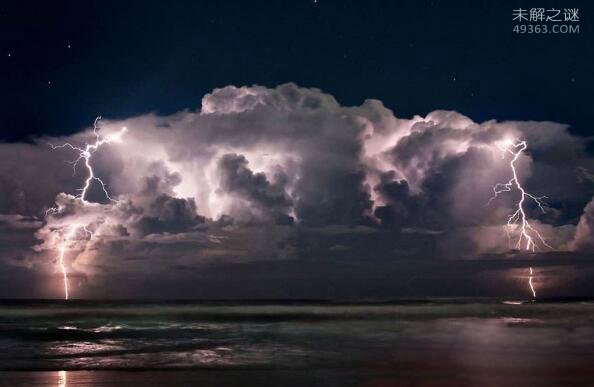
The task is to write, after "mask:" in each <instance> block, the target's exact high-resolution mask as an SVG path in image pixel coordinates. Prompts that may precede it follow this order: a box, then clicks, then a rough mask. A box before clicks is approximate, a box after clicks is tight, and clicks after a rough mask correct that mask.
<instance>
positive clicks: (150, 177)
mask: <svg viewBox="0 0 594 387" xmlns="http://www.w3.org/2000/svg"><path fill="white" fill-rule="evenodd" d="M122 126H126V127H127V128H128V131H127V132H126V134H125V136H124V138H123V141H121V142H119V143H113V144H109V146H105V147H103V148H102V149H101V150H100V151H98V152H97V153H95V154H94V155H93V160H92V162H93V165H94V167H95V170H96V173H97V175H99V176H101V178H102V179H103V181H105V182H106V184H107V186H108V189H109V190H110V193H111V196H112V197H114V198H116V199H117V202H110V201H108V200H107V201H106V200H105V198H104V197H102V195H101V192H100V191H99V190H98V189H94V190H93V189H92V190H91V191H90V193H89V195H90V196H89V197H88V198H87V199H88V201H89V202H90V204H87V203H84V202H83V201H82V200H80V199H79V198H76V197H75V196H74V195H75V194H76V188H77V187H80V183H81V181H82V179H83V178H84V173H85V171H84V169H80V168H79V169H78V171H77V172H76V173H75V174H74V176H72V170H71V169H70V168H69V165H68V164H66V163H65V162H64V160H68V159H69V158H73V157H74V155H71V154H69V153H68V150H67V149H63V150H54V151H52V150H51V149H50V148H49V146H48V145H47V144H48V143H53V144H56V143H62V142H65V141H68V142H71V143H76V144H82V143H84V142H85V141H86V140H87V139H88V138H89V136H90V135H91V134H90V132H89V130H86V131H83V132H81V133H79V134H76V135H73V136H69V137H68V138H42V139H38V140H37V141H36V142H35V143H34V144H0V149H1V151H0V168H1V169H2V171H1V173H0V180H1V182H0V213H2V214H3V215H1V216H0V223H1V224H2V225H3V227H7V228H10V229H15V230H16V229H18V230H19V233H22V232H24V230H25V231H27V232H29V233H31V234H33V233H34V235H35V236H36V238H37V240H36V241H35V239H32V240H33V241H35V242H33V243H29V245H28V246H27V249H25V250H23V245H22V243H20V244H15V246H17V245H18V246H19V247H18V249H20V250H19V251H16V250H15V249H16V247H15V248H14V249H13V248H8V249H5V251H4V252H3V260H4V261H5V262H9V263H11V264H15V265H28V266H29V267H33V266H35V265H36V264H37V262H41V261H49V262H51V260H52V259H54V258H55V257H53V256H54V255H55V249H56V243H58V242H57V241H59V240H60V238H61V235H62V233H63V230H64V228H65V227H67V226H68V225H71V224H73V223H77V222H78V223H80V224H84V226H85V227H88V228H89V229H90V231H92V236H90V235H83V234H84V233H82V234H81V235H80V236H78V237H77V238H78V240H79V241H80V243H77V244H75V245H73V246H72V254H71V255H72V256H71V257H70V258H69V265H71V266H72V269H73V270H76V271H78V272H80V273H82V274H93V273H95V272H97V271H109V270H123V269H124V268H127V269H129V270H134V265H135V263H137V262H138V261H144V262H148V261H151V260H156V261H161V260H170V261H171V260H173V261H175V262H177V264H179V265H182V264H183V265H189V264H194V263H196V262H205V261H207V262H213V261H224V262H228V261H242V260H254V259H294V258H297V257H300V256H304V255H307V254H309V253H311V252H312V251H317V252H319V251H321V250H320V249H322V250H324V249H326V250H327V251H328V253H329V254H340V253H341V252H342V253H345V254H346V252H348V251H351V252H353V251H356V252H360V251H364V249H363V250H362V249H361V247H360V246H355V244H359V245H365V243H366V242H365V240H366V239H367V240H369V237H366V238H363V237H361V236H360V235H362V234H361V232H360V231H361V230H366V234H365V235H370V234H375V235H381V238H383V239H382V240H385V241H386V242H381V241H379V239H378V238H380V237H377V236H376V237H374V240H375V242H374V243H376V247H377V248H378V249H380V250H381V249H382V248H385V251H375V252H374V254H378V255H382V254H383V255H386V256H388V257H390V256H393V257H398V256H399V255H406V256H410V255H411V254H412V255H414V256H417V255H418V256H427V255H432V256H437V257H439V256H449V255H452V254H457V255H460V256H469V255H473V256H476V255H478V254H482V253H504V252H506V251H508V250H509V245H508V241H507V237H506V234H505V232H504V225H505V223H506V221H507V216H508V215H509V213H510V212H511V206H512V204H513V201H514V200H516V198H515V197H514V195H513V193H511V194H509V195H507V196H505V195H503V196H501V197H500V198H498V199H497V200H495V201H492V202H491V203H489V198H490V197H491V196H492V194H493V190H492V188H493V186H494V185H495V184H496V183H498V182H501V181H507V180H509V174H510V170H509V159H506V158H505V155H503V154H502V152H501V150H500V149H499V148H498V147H497V146H496V145H497V143H498V142H501V141H504V140H505V139H522V140H526V141H527V143H528V152H527V153H525V154H523V155H522V156H521V157H520V159H519V160H518V163H517V165H518V173H519V175H520V180H521V181H522V182H523V184H525V185H526V186H527V187H528V188H529V190H530V191H531V192H533V193H535V194H538V195H547V199H546V200H547V204H548V207H547V209H546V212H545V213H540V212H538V211H529V212H530V213H529V215H530V217H531V218H532V219H533V222H534V224H535V225H536V226H537V227H538V228H539V230H541V232H542V233H543V236H544V237H545V238H547V240H548V241H550V242H551V243H550V244H551V246H553V247H554V249H555V250H561V251H563V250H586V249H591V248H592V246H593V245H594V235H593V233H592V228H593V227H592V223H593V222H592V208H591V207H592V205H591V204H590V205H588V207H586V210H585V212H584V211H583V209H584V207H585V205H586V204H587V203H588V202H589V201H590V200H591V198H592V192H593V188H594V184H593V182H592V179H587V178H584V176H590V175H591V174H592V173H593V171H594V158H592V157H591V156H590V155H589V154H588V153H587V151H586V145H587V144H586V140H585V139H583V138H579V137H576V136H573V135H572V134H571V133H570V132H569V131H568V126H567V125H564V124H559V123H554V122H533V121H529V122H519V121H507V122H497V121H487V122H483V123H476V122H474V121H472V120H471V119H470V118H468V117H466V116H464V115H462V114H460V113H457V112H453V111H434V112H431V113H429V114H427V115H426V116H424V117H422V116H415V117H413V118H410V119H404V118H398V117H396V116H395V115H394V114H393V112H392V111H391V110H389V109H388V108H386V107H385V106H384V105H383V104H382V103H381V102H380V101H377V100H367V101H365V102H364V103H363V104H362V105H361V106H354V107H345V106H341V105H340V104H339V103H338V102H337V101H336V100H335V99H334V98H333V97H332V96H331V95H329V94H325V93H323V92H322V91H320V90H318V89H307V88H300V87H298V86H296V85H294V84H285V85H281V86H278V87H276V88H265V87H260V86H252V87H239V88H238V87H233V86H228V87H224V88H221V89H215V90H214V91H212V92H211V93H210V94H207V95H206V96H205V97H204V98H203V100H202V106H201V109H200V110H197V111H182V112H179V113H176V114H173V115H171V116H165V117H162V116H157V115H154V114H147V115H142V116H138V117H132V118H129V119H126V120H103V121H102V122H101V131H102V132H105V133H109V132H111V131H115V130H118V129H119V128H120V127H122ZM95 188H97V187H95ZM56 205H57V206H58V208H59V211H56V212H50V213H49V214H48V215H47V216H46V215H45V211H46V210H47V209H48V208H50V207H54V206H56ZM336 229H341V230H346V231H345V235H347V236H348V237H343V236H340V237H339V236H337V234H336V233H332V232H331V230H336ZM349 230H350V231H349ZM314 234H315V235H314ZM15 235H16V234H15ZM328 235H332V237H329V236H328ZM305 236H307V237H305ZM15 238H16V237H15ZM415 238H418V240H419V242H418V245H417V246H413V247H411V242H410V241H411V240H415ZM330 239H332V243H329V242H328V243H326V242H324V241H328V240H330ZM378 241H379V242H378ZM388 241H395V242H388ZM405 241H408V242H405ZM31 247H34V249H31ZM15 257H18V259H16V258H15ZM23 257H26V259H23ZM122 262H124V263H122ZM153 264H154V262H153V263H151V264H150V265H153ZM150 265H149V266H150ZM138 266H140V265H138ZM145 266H146V265H145ZM44 267H45V266H44Z"/></svg>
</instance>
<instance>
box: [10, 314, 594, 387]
mask: <svg viewBox="0 0 594 387" xmlns="http://www.w3.org/2000/svg"><path fill="white" fill-rule="evenodd" d="M217 308H218V309H217ZM47 309H48V310H41V311H37V317H35V314H34V313H33V312H32V311H31V308H28V309H27V310H26V316H25V317H19V315H18V314H19V313H21V312H20V311H19V310H17V311H14V310H10V311H8V312H7V313H4V314H2V313H0V345H1V347H2V348H3V353H0V369H4V370H15V369H16V370H18V369H24V370H30V369H44V370H56V369H58V370H60V369H61V370H81V369H87V370H96V369H103V370H108V369H168V368H176V369H181V368H211V367H215V368H224V369H236V368H241V367H243V368H245V367H248V368H249V367H257V368H275V369H294V368H298V369H308V368H316V369H319V368H332V367H335V368H341V369H342V368H349V369H358V368H368V367H376V368H377V367H379V368H382V367H383V368H388V369H392V368H394V367H399V366H401V365H403V364H405V365H407V367H408V366H409V365H411V364H424V365H426V366H427V365H433V366H435V364H441V365H444V364H445V365H446V366H447V368H448V369H466V368H468V367H473V366H476V367H483V368H485V367H487V368H488V367H491V366H493V367H508V368H509V367H511V368H514V367H516V368H517V367H520V366H534V367H541V368H543V369H550V367H556V366H558V364H560V363H559V362H557V361H556V360H554V359H556V356H558V355H559V354H563V356H564V358H563V359H564V363H563V364H565V365H567V366H568V367H569V366H571V367H580V366H581V365H582V362H583V360H584V359H588V358H592V356H594V307H593V306H592V305H591V304H586V305H584V304H572V305H566V304H559V305H555V304H553V305H543V304H538V303H536V304H534V303H529V304H523V305H519V304H513V305H508V304H479V303H475V304H437V305H430V304H419V305H416V304H415V305H410V306H408V305H386V306H381V305H380V306H377V305H374V306H371V307H368V306H357V305H353V306H339V307H333V306H330V307H324V306H320V305H316V306H312V307H308V306H298V307H288V306H280V307H278V308H275V306H255V307H252V306H244V307H239V306H233V307H232V308H231V307H225V306H222V307H215V306H208V307H205V308H202V307H201V306H193V307H186V306H184V307H182V308H177V309H175V308H173V307H168V308H164V309H163V310H164V311H163V310H162V312H161V314H159V313H157V311H156V310H155V309H157V308H156V307H152V308H146V309H147V312H146V313H142V311H143V309H142V307H138V306H135V307H134V310H133V312H132V313H129V312H128V310H127V308H126V307H123V308H120V309H118V310H117V313H115V312H113V310H112V311H109V312H106V311H105V308H103V309H94V308H87V309H84V308H79V309H73V310H71V311H69V312H68V313H67V314H64V317H62V315H60V314H59V313H56V309H55V308H54V309H50V308H47ZM6 316H8V317H6ZM436 361H437V362H438V363H436ZM446 362H447V364H446ZM63 372H64V373H62V371H60V373H59V380H60V382H59V385H63V384H62V381H63V382H64V383H66V377H67V375H66V373H65V371H63ZM52 377H55V373H54V374H53V376H52ZM73 377H74V376H73ZM53 384H54V385H55V382H53ZM71 384H72V383H71Z"/></svg>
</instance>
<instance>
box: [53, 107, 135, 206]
mask: <svg viewBox="0 0 594 387" xmlns="http://www.w3.org/2000/svg"><path fill="white" fill-rule="evenodd" d="M100 120H101V116H99V117H97V118H95V122H94V123H93V134H94V135H95V142H94V143H92V144H85V147H84V148H81V147H78V146H74V145H72V144H71V143H69V142H66V143H64V144H61V145H52V144H50V146H51V148H52V149H54V150H55V149H59V148H70V149H72V150H75V151H77V152H78V157H77V158H76V159H75V160H73V161H71V162H70V163H71V164H72V169H73V174H75V173H76V166H77V165H78V163H79V162H80V161H81V160H84V164H85V167H86V168H87V172H88V175H87V178H86V179H85V183H84V185H83V187H82V188H79V189H78V190H77V191H79V192H80V194H79V195H78V196H77V197H79V198H80V199H81V200H82V201H83V202H85V203H86V199H85V197H86V196H87V192H88V190H89V188H90V187H91V183H92V182H93V181H97V182H98V183H99V184H100V185H101V188H102V189H103V193H104V194H105V197H106V198H107V199H109V200H111V201H115V200H114V199H112V198H111V196H109V193H108V192H107V186H106V185H105V183H104V182H103V180H101V179H100V178H98V177H97V176H95V171H93V167H92V166H91V157H92V156H93V153H95V152H97V150H98V149H99V148H100V147H101V146H102V145H104V144H109V143H110V142H112V141H120V140H121V138H122V136H123V134H124V133H125V132H126V130H127V129H126V127H123V128H122V129H121V130H120V131H119V132H116V133H113V134H111V135H110V136H107V137H103V136H101V135H100V134H99V132H98V129H99V121H100Z"/></svg>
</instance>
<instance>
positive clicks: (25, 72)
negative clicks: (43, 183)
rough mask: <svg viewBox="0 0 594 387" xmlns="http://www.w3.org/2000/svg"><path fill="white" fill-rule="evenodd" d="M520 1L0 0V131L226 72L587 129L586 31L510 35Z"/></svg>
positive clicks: (160, 99)
mask: <svg viewBox="0 0 594 387" xmlns="http://www.w3.org/2000/svg"><path fill="white" fill-rule="evenodd" d="M519 6H522V7H524V8H530V7H547V8H554V7H557V8H559V7H560V5H559V4H558V2H551V1H545V0H542V1H539V2H535V1H529V2H523V3H521V2H512V3H505V2H493V1H473V2H456V1H438V0H434V1H408V2H407V1H398V2H396V1H365V2H362V1H327V0H319V1H317V2H314V1H301V0H298V1H256V2H251V1H250V2H240V1H199V2H197V1H176V2H173V3H171V4H167V5H164V4H163V3H162V2H159V1H126V2H110V1H101V2H78V1H60V2H4V3H3V4H2V5H1V6H0V21H1V23H0V34H1V36H2V39H1V40H0V53H1V54H2V55H1V57H0V71H1V72H2V74H3V77H2V87H0V93H2V94H1V95H2V97H1V98H2V103H1V104H0V106H1V107H0V109H1V111H0V114H1V116H2V123H1V124H0V125H1V126H0V138H2V139H4V140H8V141H16V140H24V139H28V138H30V136H35V135H42V134H65V133H74V132H76V131H78V130H80V129H81V128H83V127H86V126H88V124H89V122H90V121H91V120H92V119H93V118H94V117H95V116H97V115H103V116H104V117H110V118H124V117H130V116H133V115H138V114H142V113H146V112H158V113H160V114H170V113H173V112H176V111H179V110H182V109H185V108H189V109H195V108H197V107H199V102H200V99H201V98H202V96H203V95H204V94H206V93H207V92H209V91H210V90H212V89H213V88H215V87H223V86H226V85H236V86H242V85H253V84H258V85H263V86H269V87H273V86H276V85H279V84H283V83H286V82H295V83H297V84H298V85H300V86H304V87H317V88H320V89H322V90H324V91H325V92H328V93H330V94H332V95H334V96H335V97H336V99H337V100H338V101H339V102H340V103H341V104H343V105H347V106H348V105H358V104H361V103H362V102H363V101H364V100H365V99H366V98H377V99H379V100H382V101H383V102H384V104H385V105H386V106H388V107H389V108H391V109H393V110H394V112H395V113H396V114H397V115H398V116H399V117H412V116H413V115H414V114H421V115H424V114H426V113H428V112H430V111H432V110H434V109H452V110H457V111H461V112H464V114H466V115H468V116H469V117H470V118H472V119H474V120H475V121H478V122H482V121H484V120H487V119H492V118H495V119H500V120H502V119H507V120H509V119H518V120H551V121H556V122H561V123H568V124H570V125H571V127H572V131H574V132H576V133H580V134H583V135H589V134H591V132H589V131H590V130H591V125H590V123H591V122H592V121H593V119H594V110H593V109H591V107H590V99H591V98H590V94H591V90H592V89H593V86H594V84H593V77H592V72H593V70H594V68H593V63H594V45H593V44H592V28H593V27H592V25H591V24H590V23H589V20H588V15H591V14H592V12H591V5H590V4H589V2H583V1H582V2H580V1H573V2H571V4H566V5H565V6H567V7H569V6H572V7H578V8H579V10H580V14H581V15H582V20H583V22H582V23H580V33H579V35H576V34H569V35H547V36H542V35H541V36H537V35H534V36H528V35H523V36H518V35H517V34H515V33H513V31H512V28H513V25H514V22H513V21H512V11H513V10H514V9H516V8H518V7H519Z"/></svg>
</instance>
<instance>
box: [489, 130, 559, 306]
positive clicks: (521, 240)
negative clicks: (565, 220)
mask: <svg viewBox="0 0 594 387" xmlns="http://www.w3.org/2000/svg"><path fill="white" fill-rule="evenodd" d="M497 146H498V147H499V149H501V151H502V152H504V155H505V154H507V153H509V154H510V155H511V156H512V158H511V160H510V162H509V167H510V169H511V172H512V178H511V179H509V181H508V182H507V183H497V184H495V186H494V187H493V192H494V195H493V197H492V198H491V199H490V200H489V203H490V202H491V201H492V200H494V199H496V198H497V197H498V196H499V194H501V193H504V192H511V191H512V190H514V189H515V190H517V191H518V192H519V193H520V199H519V200H518V202H517V203H516V205H515V208H516V210H515V211H514V212H513V213H512V214H511V215H510V216H509V218H508V220H507V225H506V229H505V231H506V233H507V235H508V238H509V240H510V243H511V234H510V232H514V231H517V234H518V235H519V236H518V240H517V242H516V244H515V247H516V249H518V250H521V249H522V248H523V249H524V250H528V251H536V248H537V247H538V246H539V244H540V245H542V246H546V247H548V248H550V249H552V247H551V246H550V245H549V244H548V243H547V242H546V241H545V239H544V238H543V237H542V235H541V234H540V233H539V232H538V230H537V229H536V228H534V226H533V225H532V224H531V223H530V222H529V220H528V216H527V215H526V210H525V208H524V207H525V206H526V205H527V202H529V201H532V202H533V203H535V204H536V205H537V206H538V208H539V209H540V210H541V211H542V212H543V213H544V212H545V210H544V202H543V199H545V198H546V196H534V195H532V194H530V193H528V192H526V190H525V189H524V187H523V186H522V184H521V183H520V180H519V179H518V172H517V170H516V162H517V161H518V158H519V157H520V155H521V154H522V152H524V151H525V150H526V148H528V144H527V143H526V141H518V142H513V141H511V140H506V141H504V142H503V144H497ZM529 269H530V271H529V272H530V275H529V277H528V285H529V287H530V291H531V292H532V296H533V297H534V298H536V290H535V288H534V284H533V281H532V280H533V274H534V271H533V270H532V267H530V268H529Z"/></svg>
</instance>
